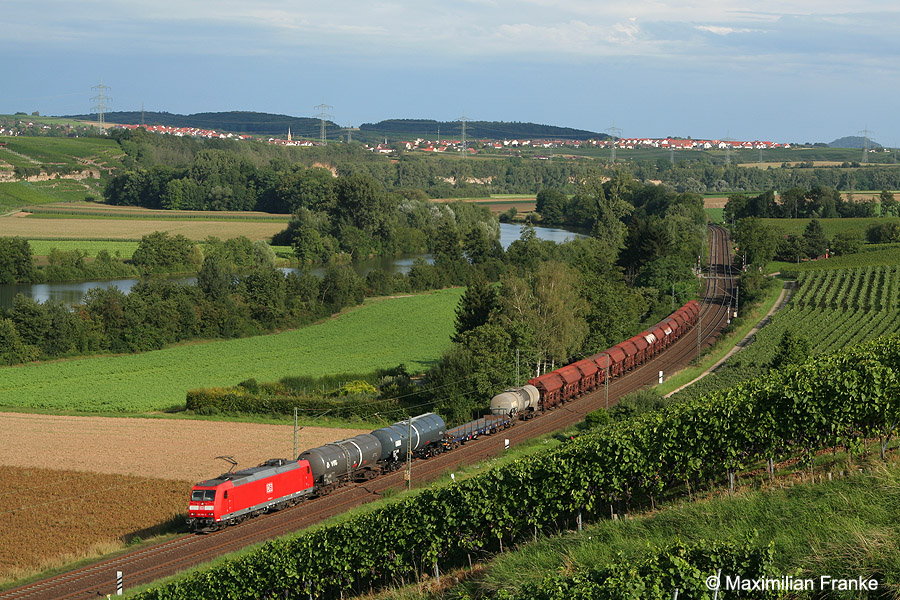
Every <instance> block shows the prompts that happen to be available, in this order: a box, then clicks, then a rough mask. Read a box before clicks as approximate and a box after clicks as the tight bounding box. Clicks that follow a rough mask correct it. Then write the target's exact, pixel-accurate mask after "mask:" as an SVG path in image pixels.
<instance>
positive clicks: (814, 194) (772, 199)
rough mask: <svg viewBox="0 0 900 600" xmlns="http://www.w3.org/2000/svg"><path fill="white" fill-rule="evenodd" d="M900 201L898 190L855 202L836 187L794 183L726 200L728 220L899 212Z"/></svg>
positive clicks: (725, 213) (829, 216) (893, 215)
mask: <svg viewBox="0 0 900 600" xmlns="http://www.w3.org/2000/svg"><path fill="white" fill-rule="evenodd" d="M898 208H900V203H898V201H897V200H896V198H894V194H893V193H892V192H890V191H888V190H882V191H881V193H880V194H879V195H878V200H874V199H871V200H866V201H863V202H853V201H850V200H844V199H843V197H842V196H841V193H840V192H839V191H837V190H836V189H834V188H832V187H824V186H819V185H816V186H813V187H812V188H809V189H808V190H807V189H804V188H800V187H793V188H791V189H789V190H787V191H786V192H784V193H782V194H780V195H779V196H778V197H777V198H776V196H775V192H774V191H772V190H768V191H766V192H763V193H762V194H758V195H756V196H750V195H747V194H731V195H730V196H729V197H728V202H727V203H726V204H725V211H724V217H725V221H726V222H731V221H735V220H738V219H743V218H744V217H759V218H771V219H810V218H812V219H836V218H872V217H878V216H881V217H896V216H898Z"/></svg>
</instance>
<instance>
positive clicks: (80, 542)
mask: <svg viewBox="0 0 900 600" xmlns="http://www.w3.org/2000/svg"><path fill="white" fill-rule="evenodd" d="M4 447H9V446H4ZM61 458H62V455H57V456H55V457H53V459H52V460H49V461H47V464H60V463H61V462H63V461H62V460H61ZM191 485H192V483H191V482H189V481H170V480H158V479H151V478H148V477H123V476H120V475H102V474H98V473H80V472H76V471H69V470H56V469H38V468H31V469H25V468H19V467H6V466H0V490H3V491H2V493H0V584H2V583H6V582H9V581H13V580H16V579H20V578H22V577H26V576H29V575H32V574H35V573H37V572H40V571H42V570H45V569H51V568H57V567H60V566H62V565H65V564H68V563H71V562H73V561H75V560H80V559H84V558H93V557H97V556H100V555H102V554H107V553H109V552H113V551H115V550H118V549H120V548H122V547H123V546H125V544H126V543H127V542H128V541H129V540H130V539H132V538H133V537H134V536H135V535H137V536H139V537H146V536H149V535H153V534H154V533H155V531H153V528H154V526H157V527H158V526H160V525H162V524H165V523H166V522H169V521H171V520H172V519H174V518H176V517H178V516H179V515H180V514H183V513H185V505H186V500H187V498H188V493H189V490H190V488H191ZM123 507H124V508H123Z"/></svg>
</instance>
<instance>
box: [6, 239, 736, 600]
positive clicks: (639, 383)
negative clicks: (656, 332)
mask: <svg viewBox="0 0 900 600" xmlns="http://www.w3.org/2000/svg"><path fill="white" fill-rule="evenodd" d="M709 233H710V234H709V266H708V268H707V270H706V271H705V272H704V273H703V274H702V277H703V280H704V282H705V285H704V293H703V299H702V308H701V312H700V317H699V324H698V326H695V328H694V329H693V330H691V331H689V332H688V333H686V334H685V335H684V336H682V337H681V338H680V339H679V340H678V341H677V342H675V343H674V344H672V345H670V346H669V348H667V349H666V350H665V351H663V352H662V353H660V354H659V355H658V356H656V357H654V358H653V359H651V360H649V361H648V362H646V363H644V364H643V365H641V366H640V367H638V368H636V369H634V370H633V371H631V372H629V373H627V374H626V375H623V376H622V377H620V378H618V379H616V380H615V381H612V382H611V383H610V384H609V386H608V388H606V387H602V386H601V387H600V388H598V389H597V390H595V391H594V392H592V393H590V394H586V395H585V396H583V397H581V398H579V399H577V400H574V401H570V402H568V403H566V404H564V405H563V406H561V407H560V408H558V409H555V410H553V411H551V412H548V413H545V414H543V415H541V416H540V417H539V418H536V419H533V420H531V421H524V422H520V423H518V424H516V426H515V427H512V428H510V429H507V430H503V431H502V432H500V433H498V434H495V435H493V436H486V437H481V438H479V439H476V440H472V441H470V442H468V443H466V444H465V445H464V446H462V447H460V448H459V449H457V450H455V451H453V452H450V453H447V454H442V455H439V456H436V457H433V458H430V459H427V460H416V461H415V462H414V463H413V466H412V474H413V481H414V482H415V483H416V484H417V485H421V484H424V483H427V482H429V481H432V480H434V479H437V478H438V477H440V476H441V475H443V474H444V473H447V472H448V471H452V470H454V469H457V468H459V467H460V466H462V465H465V464H472V463H475V462H478V461H480V460H484V459H486V458H489V457H491V456H495V455H498V454H500V453H502V452H503V451H504V448H505V445H506V440H509V443H510V444H518V443H521V442H523V441H525V440H527V439H529V438H532V437H536V436H539V435H544V434H546V433H550V432H552V431H556V430H559V429H563V428H565V427H568V426H571V425H573V424H575V423H578V422H579V421H581V420H583V419H584V417H585V415H586V414H587V413H589V412H591V411H593V410H596V409H598V408H601V407H605V406H608V405H613V404H615V402H616V401H617V400H618V398H620V397H622V396H624V395H626V394H628V393H630V392H633V391H635V390H638V389H640V388H642V387H645V386H647V385H650V384H655V383H657V378H658V371H664V372H668V373H671V372H674V371H676V370H678V369H679V368H683V367H684V366H687V365H688V364H689V363H690V362H691V360H693V359H694V358H695V357H696V356H697V354H698V352H702V350H703V349H704V348H706V347H708V346H710V345H711V344H712V343H713V342H714V340H715V338H716V337H717V336H718V335H719V334H720V333H721V331H722V329H724V327H725V326H726V325H727V323H728V321H729V313H730V311H731V310H734V309H733V308H732V303H733V301H734V295H735V279H736V278H735V274H734V271H733V267H732V265H731V258H730V244H729V241H728V236H727V232H726V231H725V230H724V229H723V228H721V227H718V226H710V228H709ZM607 393H608V397H607ZM405 485H406V483H405V480H404V478H403V471H402V470H401V471H397V472H394V473H391V474H388V475H384V476H382V477H379V478H377V479H374V480H372V481H369V482H366V483H359V484H352V485H348V486H345V487H343V488H340V489H338V490H336V491H334V492H332V493H331V494H329V495H328V496H325V497H323V498H316V499H313V500H308V501H306V502H303V503H301V504H300V505H298V506H296V507H292V508H288V509H285V510H282V511H278V512H274V513H270V514H268V515H266V516H264V517H262V518H259V519H251V520H249V521H247V522H245V523H242V524H240V525H237V526H233V527H228V528H225V529H223V530H221V531H217V532H214V533H211V534H206V535H203V534H200V535H184V536H180V537H177V538H174V539H171V540H169V541H166V542H163V543H160V544H156V545H154V546H150V547H147V548H142V549H139V550H135V551H132V552H128V553H126V554H123V555H121V556H117V557H114V558H109V559H105V560H102V561H100V562H98V563H95V564H92V565H89V566H86V567H82V568H80V569H76V570H74V571H70V572H67V573H62V574H60V575H56V576H54V577H51V578H48V579H44V580H41V581H37V582H34V583H31V584H28V585H25V586H21V587H18V588H15V589H12V590H8V591H6V592H3V593H0V599H7V600H76V599H87V598H97V597H103V596H106V595H107V594H109V593H113V594H114V593H115V581H116V571H121V572H123V574H124V580H125V585H126V586H128V587H131V586H135V585H139V584H145V583H150V582H152V581H156V580H158V579H160V578H162V577H166V576H169V575H172V574H175V573H177V572H179V571H182V570H184V569H187V568H189V567H192V566H195V565H198V564H200V563H203V562H206V561H209V560H211V559H213V558H216V557H218V556H221V555H223V554H226V553H228V552H232V551H234V550H238V549H240V548H243V547H245V546H247V545H250V544H254V543H258V542H262V541H265V540H269V539H272V538H275V537H278V536H280V535H284V534H286V533H289V532H291V531H296V530H298V529H302V528H305V527H308V526H310V525H313V524H315V523H318V522H321V521H323V520H325V519H327V518H329V517H331V516H334V515H338V514H341V513H343V512H346V511H347V510H349V509H351V508H354V507H356V506H359V505H361V504H364V503H366V502H370V501H372V500H375V499H377V498H379V497H381V495H382V494H383V493H384V492H385V491H386V490H388V489H391V488H394V489H400V488H402V487H403V486H405Z"/></svg>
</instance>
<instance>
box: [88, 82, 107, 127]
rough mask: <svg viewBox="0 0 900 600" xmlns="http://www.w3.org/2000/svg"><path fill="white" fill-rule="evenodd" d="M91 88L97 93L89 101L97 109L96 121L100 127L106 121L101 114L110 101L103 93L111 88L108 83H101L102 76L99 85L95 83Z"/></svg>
mask: <svg viewBox="0 0 900 600" xmlns="http://www.w3.org/2000/svg"><path fill="white" fill-rule="evenodd" d="M91 89H92V90H97V95H96V96H94V97H93V98H91V102H94V103H95V104H94V106H93V107H92V108H93V109H94V110H96V111H97V123H98V124H99V125H100V126H101V127H102V126H103V124H104V123H105V122H106V119H105V118H104V116H103V114H104V113H105V112H106V109H107V106H106V105H107V104H108V103H109V102H112V98H110V97H109V96H107V95H106V94H105V92H106V91H108V90H110V89H112V88H110V87H109V86H108V85H103V77H101V78H100V85H95V86H93V87H91Z"/></svg>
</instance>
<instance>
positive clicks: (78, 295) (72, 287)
mask: <svg viewBox="0 0 900 600" xmlns="http://www.w3.org/2000/svg"><path fill="white" fill-rule="evenodd" d="M534 230H535V233H536V235H537V237H538V238H540V239H542V240H550V241H553V242H558V243H562V242H564V241H566V240H571V239H574V238H577V237H584V235H582V234H580V233H575V232H572V231H568V230H566V229H554V228H551V227H535V228H534ZM520 232H521V226H520V225H517V224H513V223H500V244H501V245H502V246H503V248H504V249H506V248H509V245H510V244H512V243H513V242H514V241H516V240H517V239H519V236H520ZM417 258H424V259H425V260H427V261H429V262H430V261H431V256H430V255H429V254H417V255H403V256H385V257H380V258H372V259H368V260H362V261H357V262H355V263H353V268H354V269H356V272H357V273H359V274H360V275H363V276H365V275H367V274H368V273H369V271H373V270H375V269H384V270H385V271H387V272H389V273H398V272H399V273H406V272H407V271H409V269H410V268H411V267H412V265H413V262H414V261H415V260H416V259H417ZM293 270H295V269H284V271H285V272H290V271H293ZM321 272H322V269H313V273H321ZM171 280H172V281H177V282H179V283H188V284H190V283H194V282H196V281H197V278H196V277H173V278H171ZM138 281H140V280H139V279H110V280H104V281H62V282H56V283H33V284H32V283H21V284H7V285H0V306H4V307H7V308H8V307H10V306H12V301H13V298H15V296H16V294H24V295H25V296H26V297H29V298H34V299H35V300H37V301H38V302H46V301H47V300H59V301H62V302H65V303H66V304H78V303H79V302H81V301H82V299H83V298H84V295H85V293H86V292H87V291H88V290H89V289H92V288H97V287H100V288H108V287H112V286H116V287H118V288H119V289H120V290H122V291H123V292H125V293H128V292H129V291H131V288H132V287H134V285H135V284H136V283H137V282H138Z"/></svg>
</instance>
